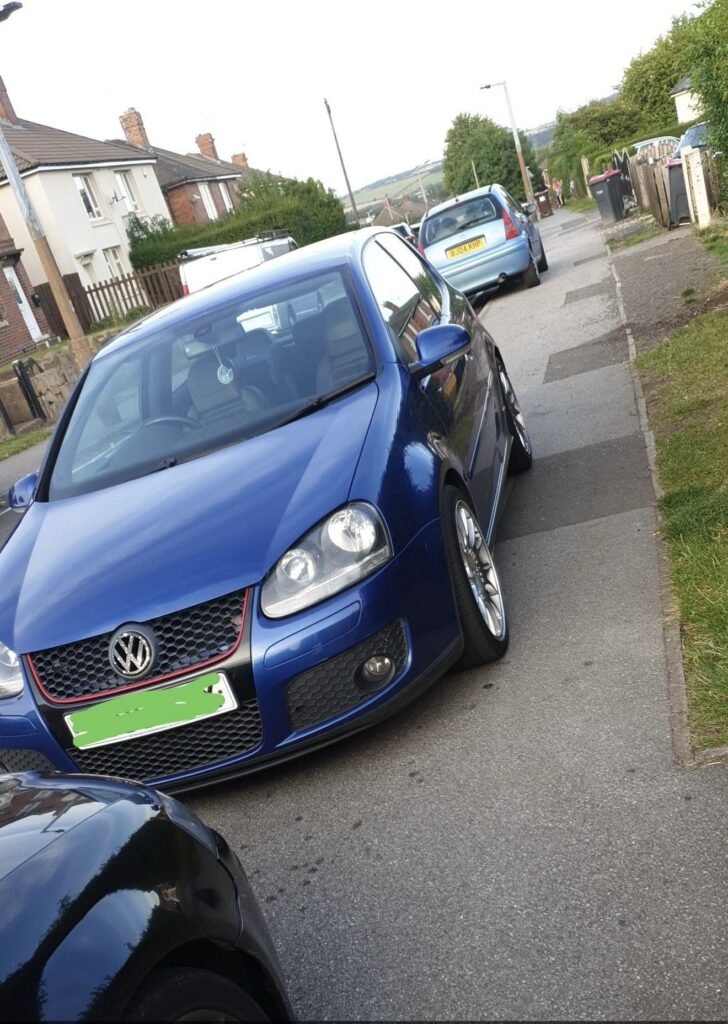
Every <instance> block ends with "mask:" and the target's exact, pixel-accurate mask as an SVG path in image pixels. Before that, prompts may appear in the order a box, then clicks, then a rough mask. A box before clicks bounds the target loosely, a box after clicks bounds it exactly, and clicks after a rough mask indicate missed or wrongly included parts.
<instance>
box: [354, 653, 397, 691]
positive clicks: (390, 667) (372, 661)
mask: <svg viewBox="0 0 728 1024" xmlns="http://www.w3.org/2000/svg"><path fill="white" fill-rule="evenodd" d="M393 675H394V662H393V661H392V659H391V658H388V657H387V655H386V654H375V655H374V657H373V658H367V660H366V661H365V662H364V664H363V665H362V667H361V678H362V682H363V683H364V684H365V685H366V686H383V685H384V684H385V683H388V682H389V680H390V679H391V678H392V676H393Z"/></svg>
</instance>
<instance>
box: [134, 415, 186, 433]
mask: <svg viewBox="0 0 728 1024" xmlns="http://www.w3.org/2000/svg"><path fill="white" fill-rule="evenodd" d="M158 423H181V424H182V426H183V427H189V428H190V429H191V430H199V429H200V427H201V426H202V424H201V423H198V422H197V420H193V419H191V418H190V417H189V416H175V415H173V414H168V415H164V416H152V417H151V418H150V419H148V420H143V421H142V422H141V423H140V424H139V427H138V428H137V429H138V430H145V429H146V428H147V427H155V426H156V425H157V424H158Z"/></svg>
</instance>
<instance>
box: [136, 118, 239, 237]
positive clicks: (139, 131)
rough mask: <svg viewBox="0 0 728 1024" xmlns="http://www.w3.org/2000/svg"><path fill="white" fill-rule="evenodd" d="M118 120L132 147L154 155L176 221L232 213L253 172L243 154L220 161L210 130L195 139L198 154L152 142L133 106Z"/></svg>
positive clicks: (209, 218) (207, 219)
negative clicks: (177, 151)
mask: <svg viewBox="0 0 728 1024" xmlns="http://www.w3.org/2000/svg"><path fill="white" fill-rule="evenodd" d="M119 121H120V123H121V127H122V129H123V131H124V135H125V137H126V142H127V144H129V146H130V147H134V148H135V149H136V150H138V151H142V152H145V153H150V154H153V156H154V158H155V161H156V163H155V170H156V172H157V178H158V180H159V186H160V188H161V190H162V192H163V193H164V197H165V199H166V201H167V206H168V208H169V214H170V216H171V218H172V220H173V222H174V223H175V224H209V223H210V222H211V221H213V220H217V218H218V217H224V216H226V215H227V214H228V213H232V212H233V210H234V209H235V208H236V206H237V205H238V188H239V186H240V184H241V183H244V182H245V181H246V180H247V179H248V178H249V177H250V175H251V174H252V173H253V172H252V169H251V168H249V167H248V160H247V157H246V156H245V154H244V153H237V154H236V155H235V156H234V157H233V158H232V160H231V161H229V162H228V161H226V160H221V159H220V157H219V156H218V153H217V149H216V148H215V140H214V139H213V137H212V135H210V134H209V132H208V133H206V134H203V135H198V136H197V138H196V140H195V141H196V143H197V147H198V149H199V151H200V152H199V155H198V154H197V153H173V152H172V151H171V150H168V149H161V148H160V147H159V146H152V145H151V143H150V142H149V137H148V136H147V132H146V128H145V127H144V121H143V120H142V115H141V114H140V113H139V111H138V110H135V109H134V107H130V108H129V109H128V110H127V111H126V113H125V114H122V115H121V117H120V118H119ZM123 144H124V143H121V145H123Z"/></svg>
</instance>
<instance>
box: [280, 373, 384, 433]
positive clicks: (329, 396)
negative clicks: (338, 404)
mask: <svg viewBox="0 0 728 1024" xmlns="http://www.w3.org/2000/svg"><path fill="white" fill-rule="evenodd" d="M375 376H376V374H374V373H366V374H364V375H363V376H362V377H357V379H356V380H352V381H350V383H348V384H344V385H343V387H340V388H336V389H335V390H334V391H327V393H326V394H325V395H317V397H316V398H312V399H311V400H310V401H309V402H306V403H305V405H301V406H299V408H298V409H296V410H294V412H292V413H290V414H289V415H288V416H285V417H284V418H283V419H281V420H278V421H277V422H276V423H273V424H272V425H271V426H270V427H268V430H277V429H278V427H285V425H286V424H287V423H293V422H294V421H295V420H301V419H303V417H304V416H308V415H310V413H312V412H316V411H317V410H318V409H322V408H323V407H324V406H325V405H328V404H329V402H333V401H334V399H335V398H340V397H341V395H345V394H346V392H347V391H353V390H354V388H358V387H360V386H361V385H362V384H368V383H369V381H370V380H374V377H375Z"/></svg>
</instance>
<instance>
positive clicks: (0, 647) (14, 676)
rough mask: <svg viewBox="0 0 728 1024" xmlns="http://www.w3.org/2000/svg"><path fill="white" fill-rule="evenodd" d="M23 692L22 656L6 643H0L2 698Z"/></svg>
mask: <svg viewBox="0 0 728 1024" xmlns="http://www.w3.org/2000/svg"><path fill="white" fill-rule="evenodd" d="M22 692H23V673H22V672H21V670H20V658H19V657H18V656H17V654H16V653H15V651H11V650H10V648H9V647H6V646H5V644H3V643H0V699H2V698H3V697H17V696H18V694H19V693H22Z"/></svg>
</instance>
